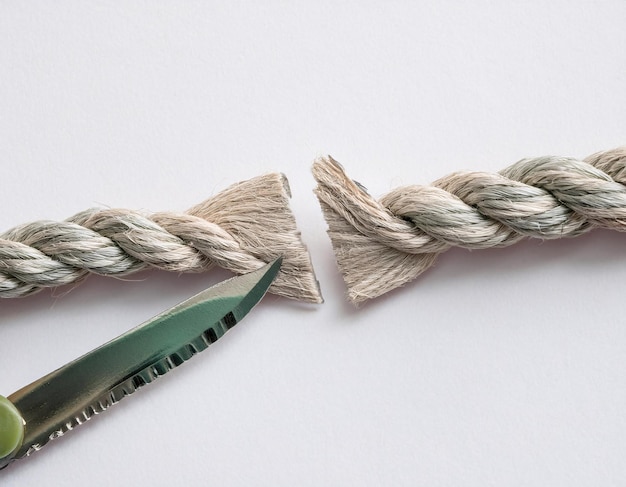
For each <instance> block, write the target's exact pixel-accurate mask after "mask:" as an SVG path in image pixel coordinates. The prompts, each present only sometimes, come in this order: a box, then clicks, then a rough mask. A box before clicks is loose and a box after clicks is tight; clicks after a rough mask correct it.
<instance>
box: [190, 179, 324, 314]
mask: <svg viewBox="0 0 626 487" xmlns="http://www.w3.org/2000/svg"><path fill="white" fill-rule="evenodd" d="M290 197H291V191H290V189H289V182H288V180H287V177H286V176H285V175H284V174H281V173H272V174H266V175H264V176H259V177H256V178H253V179H249V180H247V181H242V182H239V183H236V184H233V185H232V186H230V187H228V188H226V189H225V190H224V191H222V192H220V193H218V194H217V195H215V196H214V197H213V198H210V199H208V200H206V201H205V202H203V203H200V204H199V205H197V206H194V207H193V208H191V209H190V210H189V211H188V213H189V214H190V215H194V216H198V217H200V218H202V219H204V220H208V221H210V222H212V223H214V224H216V225H217V226H219V227H220V228H222V229H223V230H225V231H226V232H227V233H228V234H230V235H231V236H232V237H233V238H234V239H235V240H236V241H237V243H238V244H239V246H240V247H241V249H242V250H243V251H244V252H245V253H249V254H250V255H252V256H253V257H254V258H255V260H256V261H254V262H253V261H250V262H248V263H243V262H242V264H243V267H242V268H238V269H231V270H233V271H234V272H237V273H245V272H250V271H253V270H256V269H258V268H259V267H262V266H263V265H265V263H267V262H272V261H273V260H274V259H276V258H277V257H280V256H282V257H283V263H282V265H281V269H280V272H279V273H278V276H277V277H276V279H275V281H274V283H273V284H272V286H271V287H270V289H269V291H270V292H271V293H273V294H278V295H281V296H285V297H287V298H290V299H296V300H299V301H305V302H309V303H322V302H323V298H322V294H321V291H320V286H319V283H318V281H317V279H316V277H315V272H314V270H313V265H312V263H311V258H310V255H309V253H308V251H307V248H306V246H305V245H304V243H303V241H302V238H301V234H300V232H299V231H298V228H297V226H296V220H295V218H294V215H293V213H292V212H291V210H290V207H289V199H290Z"/></svg>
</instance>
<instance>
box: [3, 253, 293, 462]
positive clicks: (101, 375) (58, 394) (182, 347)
mask: <svg viewBox="0 0 626 487" xmlns="http://www.w3.org/2000/svg"><path fill="white" fill-rule="evenodd" d="M280 265H281V259H278V260H276V261H274V262H272V263H270V264H267V265H266V266H264V267H262V268H260V269H258V270H256V271H254V272H251V273H249V274H246V275H243V276H238V277H234V278H232V279H229V280H227V281H224V282H221V283H219V284H217V285H215V286H213V287H211V288H209V289H207V290H205V291H202V292H201V293H199V294H197V295H195V296H193V297H192V298H190V299H188V300H186V301H183V302H182V303H180V304H178V305H176V306H174V307H173V308H171V309H169V310H167V311H165V312H163V313H161V314H159V315H157V316H155V317H154V318H152V319H151V320H148V321H146V322H145V323H143V324H141V325H139V326H137V327H136V328H134V329H132V330H130V331H128V332H127V333H125V334H123V335H120V336H119V337H117V338H115V339H114V340H112V341H110V342H108V343H106V344H104V345H102V346H101V347H99V348H96V349H95V350H93V351H92V352H90V353H88V354H86V355H83V356H82V357H80V358H79V359H76V360H74V361H72V362H70V363H68V364H66V365H64V366H63V367H61V368H60V369H58V370H56V371H54V372H52V373H50V374H48V375H46V376H44V377H42V378H41V379H39V380H37V381H35V382H33V383H32V384H30V385H28V386H26V387H24V388H22V389H20V390H19V391H17V392H15V393H13V394H11V395H10V396H8V397H7V398H4V397H2V396H0V468H4V467H6V466H7V465H8V464H9V463H10V462H11V461H13V460H15V459H18V458H22V457H24V456H28V455H30V454H31V453H33V452H35V451H37V450H40V449H41V448H42V447H43V446H44V445H45V444H46V443H48V442H49V441H50V440H53V439H55V438H57V437H59V436H62V435H63V434H65V433H66V432H67V431H70V430H72V429H73V428H75V427H76V426H78V425H80V424H82V423H84V422H85V421H87V420H88V419H90V418H91V417H92V416H94V415H95V414H98V413H100V412H102V411H104V410H106V409H107V408H108V407H109V406H111V405H112V404H115V403H116V402H118V401H119V400H121V399H122V398H124V397H125V396H128V395H130V394H132V393H133V392H135V390H137V389H138V388H139V387H141V386H143V385H145V384H148V383H150V382H152V381H153V380H154V379H156V378H157V377H159V376H161V375H163V374H165V373H167V372H168V371H170V370H171V369H173V368H175V367H177V366H178V365H180V364H181V363H183V362H184V361H186V360H188V359H190V358H191V357H192V356H194V355H195V354H196V353H198V352H200V351H202V350H204V349H206V348H207V347H208V346H209V345H210V344H212V343H214V342H215V341H217V340H218V339H219V338H220V337H221V336H223V335H224V333H226V332H227V331H228V330H229V329H230V328H232V327H233V326H234V325H236V324H237V323H238V322H239V321H241V319H243V317H244V316H245V315H246V314H247V313H248V312H249V311H250V310H251V309H252V308H253V307H254V306H255V305H256V304H257V303H258V302H259V301H260V300H261V298H262V297H263V295H264V294H265V292H266V291H267V289H268V288H269V286H270V285H271V283H272V281H273V280H274V278H275V277H276V274H277V273H278V270H279V269H280Z"/></svg>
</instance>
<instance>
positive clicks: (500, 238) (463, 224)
mask: <svg viewBox="0 0 626 487" xmlns="http://www.w3.org/2000/svg"><path fill="white" fill-rule="evenodd" d="M313 175H314V177H315V179H316V180H317V183H318V186H317V188H316V190H315V193H316V194H317V197H318V198H319V200H320V203H321V206H322V210H323V212H324V216H325V218H326V221H327V223H328V234H329V236H330V239H331V241H332V244H333V247H334V250H335V254H336V259H337V264H338V266H339V269H340V270H341V273H342V274H343V278H344V280H345V282H346V285H347V286H348V297H349V298H350V299H351V300H352V301H353V302H355V303H358V302H360V301H364V300H366V299H370V298H373V297H376V296H380V295H381V294H384V293H386V292H387V291H390V290H391V289H394V288H396V287H398V286H402V285H403V284H405V283H407V282H408V281H410V280H412V279H414V278H415V277H417V276H418V275H420V274H421V273H422V272H424V271H425V270H426V269H427V268H428V267H430V266H432V265H433V264H434V262H435V259H436V256H437V255H438V254H440V253H442V252H445V251H446V250H448V249H449V248H450V247H453V246H455V247H461V248H466V249H486V248H495V247H505V246H509V245H512V244H514V243H516V242H519V241H520V240H522V239H523V238H537V239H543V240H545V239H556V238H565V237H576V236H578V235H582V234H583V233H585V232H587V231H589V230H590V229H592V228H594V227H597V228H605V229H612V230H616V231H620V232H626V148H624V147H619V148H617V149H612V150H609V151H604V152H599V153H596V154H593V155H591V156H589V157H588V158H586V159H585V160H578V159H576V158H572V157H560V156H543V157H533V158H528V159H522V160H520V161H518V162H516V163H514V164H513V165H511V166H509V167H508V168H506V169H504V170H502V171H500V172H499V173H485V172H458V173H453V174H450V175H448V176H446V177H444V178H441V179H439V180H437V181H435V182H434V183H433V184H432V185H431V186H415V185H414V186H406V187H402V188H396V189H394V190H392V191H391V192H389V193H388V194H387V195H386V196H383V197H382V198H380V199H379V200H378V201H377V200H375V199H373V198H372V197H371V196H370V195H369V194H368V193H367V191H365V190H364V188H363V187H362V186H361V185H360V184H358V183H355V182H354V181H352V180H351V179H350V178H349V177H348V176H347V175H346V173H345V172H344V170H343V168H342V167H341V165H340V164H339V163H337V162H336V161H334V160H333V159H332V158H331V157H324V158H321V159H318V160H317V161H315V163H314V164H313Z"/></svg>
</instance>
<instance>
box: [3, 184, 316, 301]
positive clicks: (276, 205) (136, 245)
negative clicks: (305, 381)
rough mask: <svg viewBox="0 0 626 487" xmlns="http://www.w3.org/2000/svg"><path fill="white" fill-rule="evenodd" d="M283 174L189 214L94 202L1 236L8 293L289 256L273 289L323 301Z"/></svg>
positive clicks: (245, 265) (236, 268)
mask: <svg viewBox="0 0 626 487" xmlns="http://www.w3.org/2000/svg"><path fill="white" fill-rule="evenodd" d="M290 196H291V195H290V193H289V186H288V183H287V180H286V178H285V177H284V176H283V175H282V174H268V175H265V176H260V177H257V178H254V179H251V180H248V181H243V182H241V183H237V184H235V185H233V186H231V187H229V188H227V189H226V190H224V191H222V192H221V193H219V194H217V195H216V196H214V197H213V198H210V199H209V200H207V201H205V202H204V203H201V204H200V205H197V206H195V207H194V208H192V209H190V210H189V211H188V212H186V213H168V212H163V213H154V214H152V215H145V214H142V213H139V212H135V211H129V210H121V209H98V208H92V209H89V210H85V211H83V212H81V213H78V214H76V215H74V216H72V217H71V218H69V219H67V220H66V221H63V222H54V221H39V222H34V223H27V224H25V225H20V226H17V227H15V228H12V229H11V230H9V231H7V232H5V233H4V234H2V235H0V297H20V296H26V295H28V294H31V293H34V292H36V291H39V290H40V289H42V288H44V287H56V286H61V285H64V284H70V283H75V282H77V281H80V280H81V279H83V278H84V277H86V276H87V275H88V274H90V273H93V274H100V275H106V276H126V275H128V274H132V273H134V272H137V271H139V270H142V269H145V268H148V267H155V268H158V269H163V270H167V271H173V272H203V271H206V270H208V269H209V268H211V267H212V266H213V265H217V266H219V267H222V268H224V269H228V270H230V271H233V272H235V273H238V274H243V273H246V272H250V271H253V270H255V269H258V268H259V267H261V266H263V265H264V264H265V263H266V262H269V261H271V260H273V259H275V258H276V257H278V256H280V255H282V256H283V265H282V268H281V272H280V273H279V275H278V276H277V278H276V280H275V282H274V284H273V285H272V287H271V288H270V291H271V292H273V293H275V294H279V295H283V296H286V297H289V298H293V299H299V300H303V301H308V302H315V303H319V302H321V300H322V298H321V295H320V291H319V286H318V283H317V281H316V279H315V275H314V273H313V268H312V265H311V261H310V258H309V254H308V252H307V250H306V247H305V246H304V244H303V243H302V241H301V239H300V233H299V232H298V231H297V228H296V222H295V219H294V217H293V214H292V213H291V211H290V210H289V206H288V200H289V197H290Z"/></svg>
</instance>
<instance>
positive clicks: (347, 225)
mask: <svg viewBox="0 0 626 487" xmlns="http://www.w3.org/2000/svg"><path fill="white" fill-rule="evenodd" d="M312 171H313V176H314V177H315V180H316V181H317V187H316V188H315V190H314V192H315V194H316V195H317V198H318V199H319V202H320V206H321V208H322V212H323V214H324V218H325V220H326V223H327V224H328V231H327V233H328V236H329V237H330V240H331V243H332V246H333V249H334V252H335V259H336V261H337V267H338V268H339V271H340V272H341V275H342V276H343V280H344V282H345V283H346V286H347V288H348V289H347V296H348V299H349V300H350V301H351V302H352V303H353V304H355V305H358V304H360V303H363V302H365V301H367V300H369V299H372V298H376V297H378V296H381V295H383V294H385V293H387V292H389V291H391V290H392V289H395V288H397V287H400V286H403V285H404V284H406V283H408V282H410V281H412V280H413V279H415V278H416V277H418V276H419V275H420V274H422V273H423V272H424V271H425V270H426V269H428V268H429V267H431V266H432V265H433V264H434V263H435V260H436V257H437V254H436V253H427V254H410V253H406V252H403V251H400V250H397V249H394V248H391V247H389V246H388V245H387V244H385V243H382V242H380V241H379V239H377V238H376V237H375V236H374V235H372V234H366V233H364V232H363V231H361V230H360V229H359V227H360V226H361V225H365V226H366V225H367V222H363V221H362V220H363V214H365V213H367V214H370V215H376V216H377V217H378V218H379V219H384V220H390V221H391V222H392V223H395V224H397V225H398V226H404V225H405V224H406V223H405V222H404V221H398V220H401V219H399V218H397V217H395V216H393V215H392V214H391V213H390V212H389V211H388V210H387V209H386V208H385V207H384V206H383V205H381V204H380V203H379V202H378V201H376V200H375V199H374V198H372V197H371V196H370V195H369V194H368V193H367V191H366V190H365V188H364V187H363V186H362V185H361V184H359V183H357V182H356V181H353V180H352V179H350V178H349V177H348V175H347V174H346V172H345V171H344V169H343V167H342V166H341V164H339V163H338V162H337V161H335V160H334V159H333V158H332V157H330V156H327V157H321V158H319V159H317V160H316V161H315V162H314V163H313V168H312Z"/></svg>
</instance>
